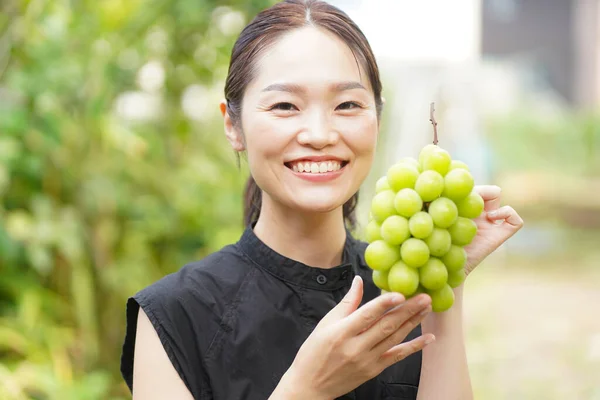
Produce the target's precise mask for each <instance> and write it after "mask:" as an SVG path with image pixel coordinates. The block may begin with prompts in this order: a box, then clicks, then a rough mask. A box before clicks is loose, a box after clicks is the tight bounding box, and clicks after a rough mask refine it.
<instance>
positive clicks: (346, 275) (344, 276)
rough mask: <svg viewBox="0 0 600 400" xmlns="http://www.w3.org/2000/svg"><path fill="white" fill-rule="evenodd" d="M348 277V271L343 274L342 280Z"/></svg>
mask: <svg viewBox="0 0 600 400" xmlns="http://www.w3.org/2000/svg"><path fill="white" fill-rule="evenodd" d="M347 277H348V271H344V272H342V279H346V278H347Z"/></svg>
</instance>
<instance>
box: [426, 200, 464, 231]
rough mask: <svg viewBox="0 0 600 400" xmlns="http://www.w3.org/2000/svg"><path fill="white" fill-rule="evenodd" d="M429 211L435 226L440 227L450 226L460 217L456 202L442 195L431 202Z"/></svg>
mask: <svg viewBox="0 0 600 400" xmlns="http://www.w3.org/2000/svg"><path fill="white" fill-rule="evenodd" d="M428 212H429V215H431V218H432V219H433V223H434V224H435V226H438V227H440V228H449V227H450V226H451V225H452V224H454V223H455V222H456V219H457V218H458V209H457V208H456V204H454V202H453V201H452V200H450V199H448V198H446V197H440V198H438V199H435V200H434V201H432V202H431V204H429V210H428Z"/></svg>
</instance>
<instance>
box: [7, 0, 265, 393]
mask: <svg viewBox="0 0 600 400" xmlns="http://www.w3.org/2000/svg"><path fill="white" fill-rule="evenodd" d="M272 2H273V1H271V0H262V1H253V2H248V1H242V0H235V1H229V2H227V4H228V6H227V7H224V6H220V3H221V2H219V1H216V0H100V1H90V0H84V1H75V2H73V1H67V0H57V1H52V0H39V1H26V0H22V1H19V0H4V1H2V2H1V4H0V82H1V83H0V315H1V317H0V361H1V364H0V398H2V399H30V398H34V399H106V398H112V399H118V398H126V397H128V392H127V389H126V387H125V385H124V384H123V383H122V382H121V378H120V374H119V356H120V351H121V344H122V340H123V335H124V322H125V301H126V298H127V297H128V296H130V295H132V294H133V293H135V292H136V291H137V290H139V289H141V288H142V287H144V286H146V285H148V284H150V283H152V282H154V281H155V280H157V279H159V278H160V277H162V276H164V275H165V274H167V273H170V272H173V271H175V270H177V269H178V268H180V267H181V265H182V264H184V263H186V262H189V261H192V260H195V259H198V258H200V257H202V256H204V255H206V254H207V253H210V252H212V251H215V250H217V249H218V248H220V247H221V246H223V245H225V244H226V243H230V242H232V241H235V240H237V238H238V236H239V234H240V232H241V229H242V223H241V211H242V208H241V204H242V201H241V192H242V188H243V182H244V180H245V174H244V173H242V172H240V171H239V170H238V168H237V166H236V160H235V157H234V155H233V152H232V150H231V149H230V148H229V146H228V144H227V143H226V140H225V138H224V135H223V134H222V131H223V128H222V122H221V120H220V115H219V111H218V101H219V100H220V99H221V97H222V90H223V83H224V79H225V76H226V72H227V63H228V57H229V53H230V50H231V46H232V45H233V41H234V40H235V37H236V35H237V33H239V31H240V30H241V28H242V27H243V25H244V24H245V23H247V22H248V20H249V18H250V17H251V16H253V15H254V14H255V13H256V12H258V10H260V9H263V8H265V7H266V6H268V5H270V4H271V3H272Z"/></svg>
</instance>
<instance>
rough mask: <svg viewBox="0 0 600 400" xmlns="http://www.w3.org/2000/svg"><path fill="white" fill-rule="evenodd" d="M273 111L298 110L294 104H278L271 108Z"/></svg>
mask: <svg viewBox="0 0 600 400" xmlns="http://www.w3.org/2000/svg"><path fill="white" fill-rule="evenodd" d="M271 110H282V111H294V110H297V108H296V106H295V105H293V104H292V103H277V104H275V105H274V106H273V107H271Z"/></svg>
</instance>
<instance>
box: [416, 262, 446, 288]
mask: <svg viewBox="0 0 600 400" xmlns="http://www.w3.org/2000/svg"><path fill="white" fill-rule="evenodd" d="M418 271H419V282H420V283H421V285H423V287H424V288H426V289H429V290H438V289H441V288H442V287H444V285H445V284H446V282H447V281H448V271H447V270H446V266H445V265H444V263H443V262H441V261H440V260H439V259H438V258H435V257H431V258H430V259H429V260H428V261H427V262H426V263H425V265H423V266H422V267H421V268H419V270H418Z"/></svg>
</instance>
